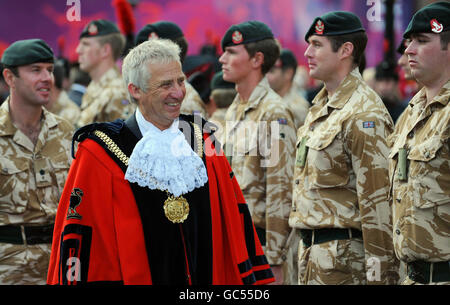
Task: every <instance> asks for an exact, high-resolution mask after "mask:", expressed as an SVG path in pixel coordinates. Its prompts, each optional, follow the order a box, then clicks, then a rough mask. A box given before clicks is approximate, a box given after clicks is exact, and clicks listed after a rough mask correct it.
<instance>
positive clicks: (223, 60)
mask: <svg viewBox="0 0 450 305" xmlns="http://www.w3.org/2000/svg"><path fill="white" fill-rule="evenodd" d="M225 54H226V52H224V53H223V54H222V56H220V58H219V62H220V63H221V64H224V63H225Z"/></svg>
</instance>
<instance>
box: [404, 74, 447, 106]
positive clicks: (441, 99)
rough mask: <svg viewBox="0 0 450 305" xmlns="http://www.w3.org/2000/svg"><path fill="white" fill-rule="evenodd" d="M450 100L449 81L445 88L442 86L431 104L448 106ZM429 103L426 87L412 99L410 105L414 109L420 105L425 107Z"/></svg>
mask: <svg viewBox="0 0 450 305" xmlns="http://www.w3.org/2000/svg"><path fill="white" fill-rule="evenodd" d="M449 100H450V80H448V81H447V82H446V83H445V84H444V86H442V88H441V90H440V91H439V93H438V94H437V95H436V96H435V97H434V98H433V100H432V101H431V103H430V105H431V104H434V103H440V104H442V105H443V106H446V105H447V104H448V102H449ZM426 101H427V93H426V90H425V87H423V88H422V89H420V91H419V92H417V94H416V95H415V96H414V97H413V98H412V99H411V101H410V102H409V105H410V106H411V107H414V106H416V105H418V104H421V103H424V104H423V105H425V103H426Z"/></svg>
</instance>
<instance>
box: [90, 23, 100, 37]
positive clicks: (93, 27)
mask: <svg viewBox="0 0 450 305" xmlns="http://www.w3.org/2000/svg"><path fill="white" fill-rule="evenodd" d="M88 33H89V35H97V34H98V28H97V26H96V25H95V24H93V23H91V24H90V25H89V27H88Z"/></svg>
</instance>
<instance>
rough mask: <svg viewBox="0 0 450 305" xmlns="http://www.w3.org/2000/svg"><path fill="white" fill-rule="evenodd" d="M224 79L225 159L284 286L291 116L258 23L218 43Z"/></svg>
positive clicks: (273, 47) (269, 36)
mask: <svg viewBox="0 0 450 305" xmlns="http://www.w3.org/2000/svg"><path fill="white" fill-rule="evenodd" d="M222 49H223V51H224V53H223V55H222V56H221V57H220V59H219V61H220V63H221V64H222V70H223V79H224V80H226V81H228V82H232V83H235V85H236V91H237V93H238V94H237V95H236V97H235V99H234V101H233V103H232V104H231V106H230V107H229V108H228V110H227V113H226V115H225V120H226V122H227V128H226V135H225V140H224V145H225V146H224V147H225V149H224V150H225V153H226V155H227V156H228V157H229V160H230V163H231V167H232V168H233V171H234V174H235V175H236V177H237V180H238V182H239V185H240V186H241V188H242V192H243V193H244V197H245V200H246V201H247V203H248V205H249V208H250V212H251V214H252V218H253V221H254V222H255V226H256V230H257V232H258V236H259V239H260V240H261V243H262V244H263V245H265V253H266V256H267V259H268V260H269V263H270V264H271V265H272V270H273V271H274V274H275V278H276V280H277V282H276V283H278V284H282V283H283V282H284V275H286V274H284V275H283V266H284V265H285V263H286V253H287V250H288V247H287V243H286V241H287V238H288V236H289V233H290V231H291V229H290V228H289V225H288V217H289V211H290V207H291V192H292V180H291V179H292V174H293V161H294V144H295V127H294V119H293V115H292V112H291V110H290V109H289V108H288V107H287V105H286V104H285V103H283V101H282V100H281V98H280V96H279V95H278V94H276V93H275V92H274V91H273V90H272V89H271V88H270V85H269V82H268V81H267V78H266V77H265V75H266V73H267V72H268V71H269V70H270V69H271V68H272V66H273V65H274V64H275V62H276V60H277V59H278V57H279V56H280V47H279V45H278V43H277V42H276V41H275V39H274V36H273V33H272V31H271V29H270V28H269V27H268V26H267V25H266V24H264V23H262V22H259V21H249V22H244V23H241V24H237V25H233V26H231V27H230V28H229V29H228V30H227V32H226V33H225V35H224V37H223V38H222Z"/></svg>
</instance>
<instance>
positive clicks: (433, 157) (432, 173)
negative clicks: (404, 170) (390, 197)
mask: <svg viewBox="0 0 450 305" xmlns="http://www.w3.org/2000/svg"><path fill="white" fill-rule="evenodd" d="M447 141H448V140H446V141H445V140H442V139H441V138H440V137H439V136H433V137H431V138H429V139H427V140H426V141H424V142H423V143H421V144H419V145H416V146H415V147H412V148H411V150H410V152H409V154H408V159H409V160H410V168H409V172H410V174H409V177H408V178H409V179H411V185H412V192H413V198H414V205H415V206H416V207H417V208H422V209H426V208H431V207H434V206H437V205H442V204H446V203H450V160H449V151H448V145H444V144H446V142H447Z"/></svg>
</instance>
